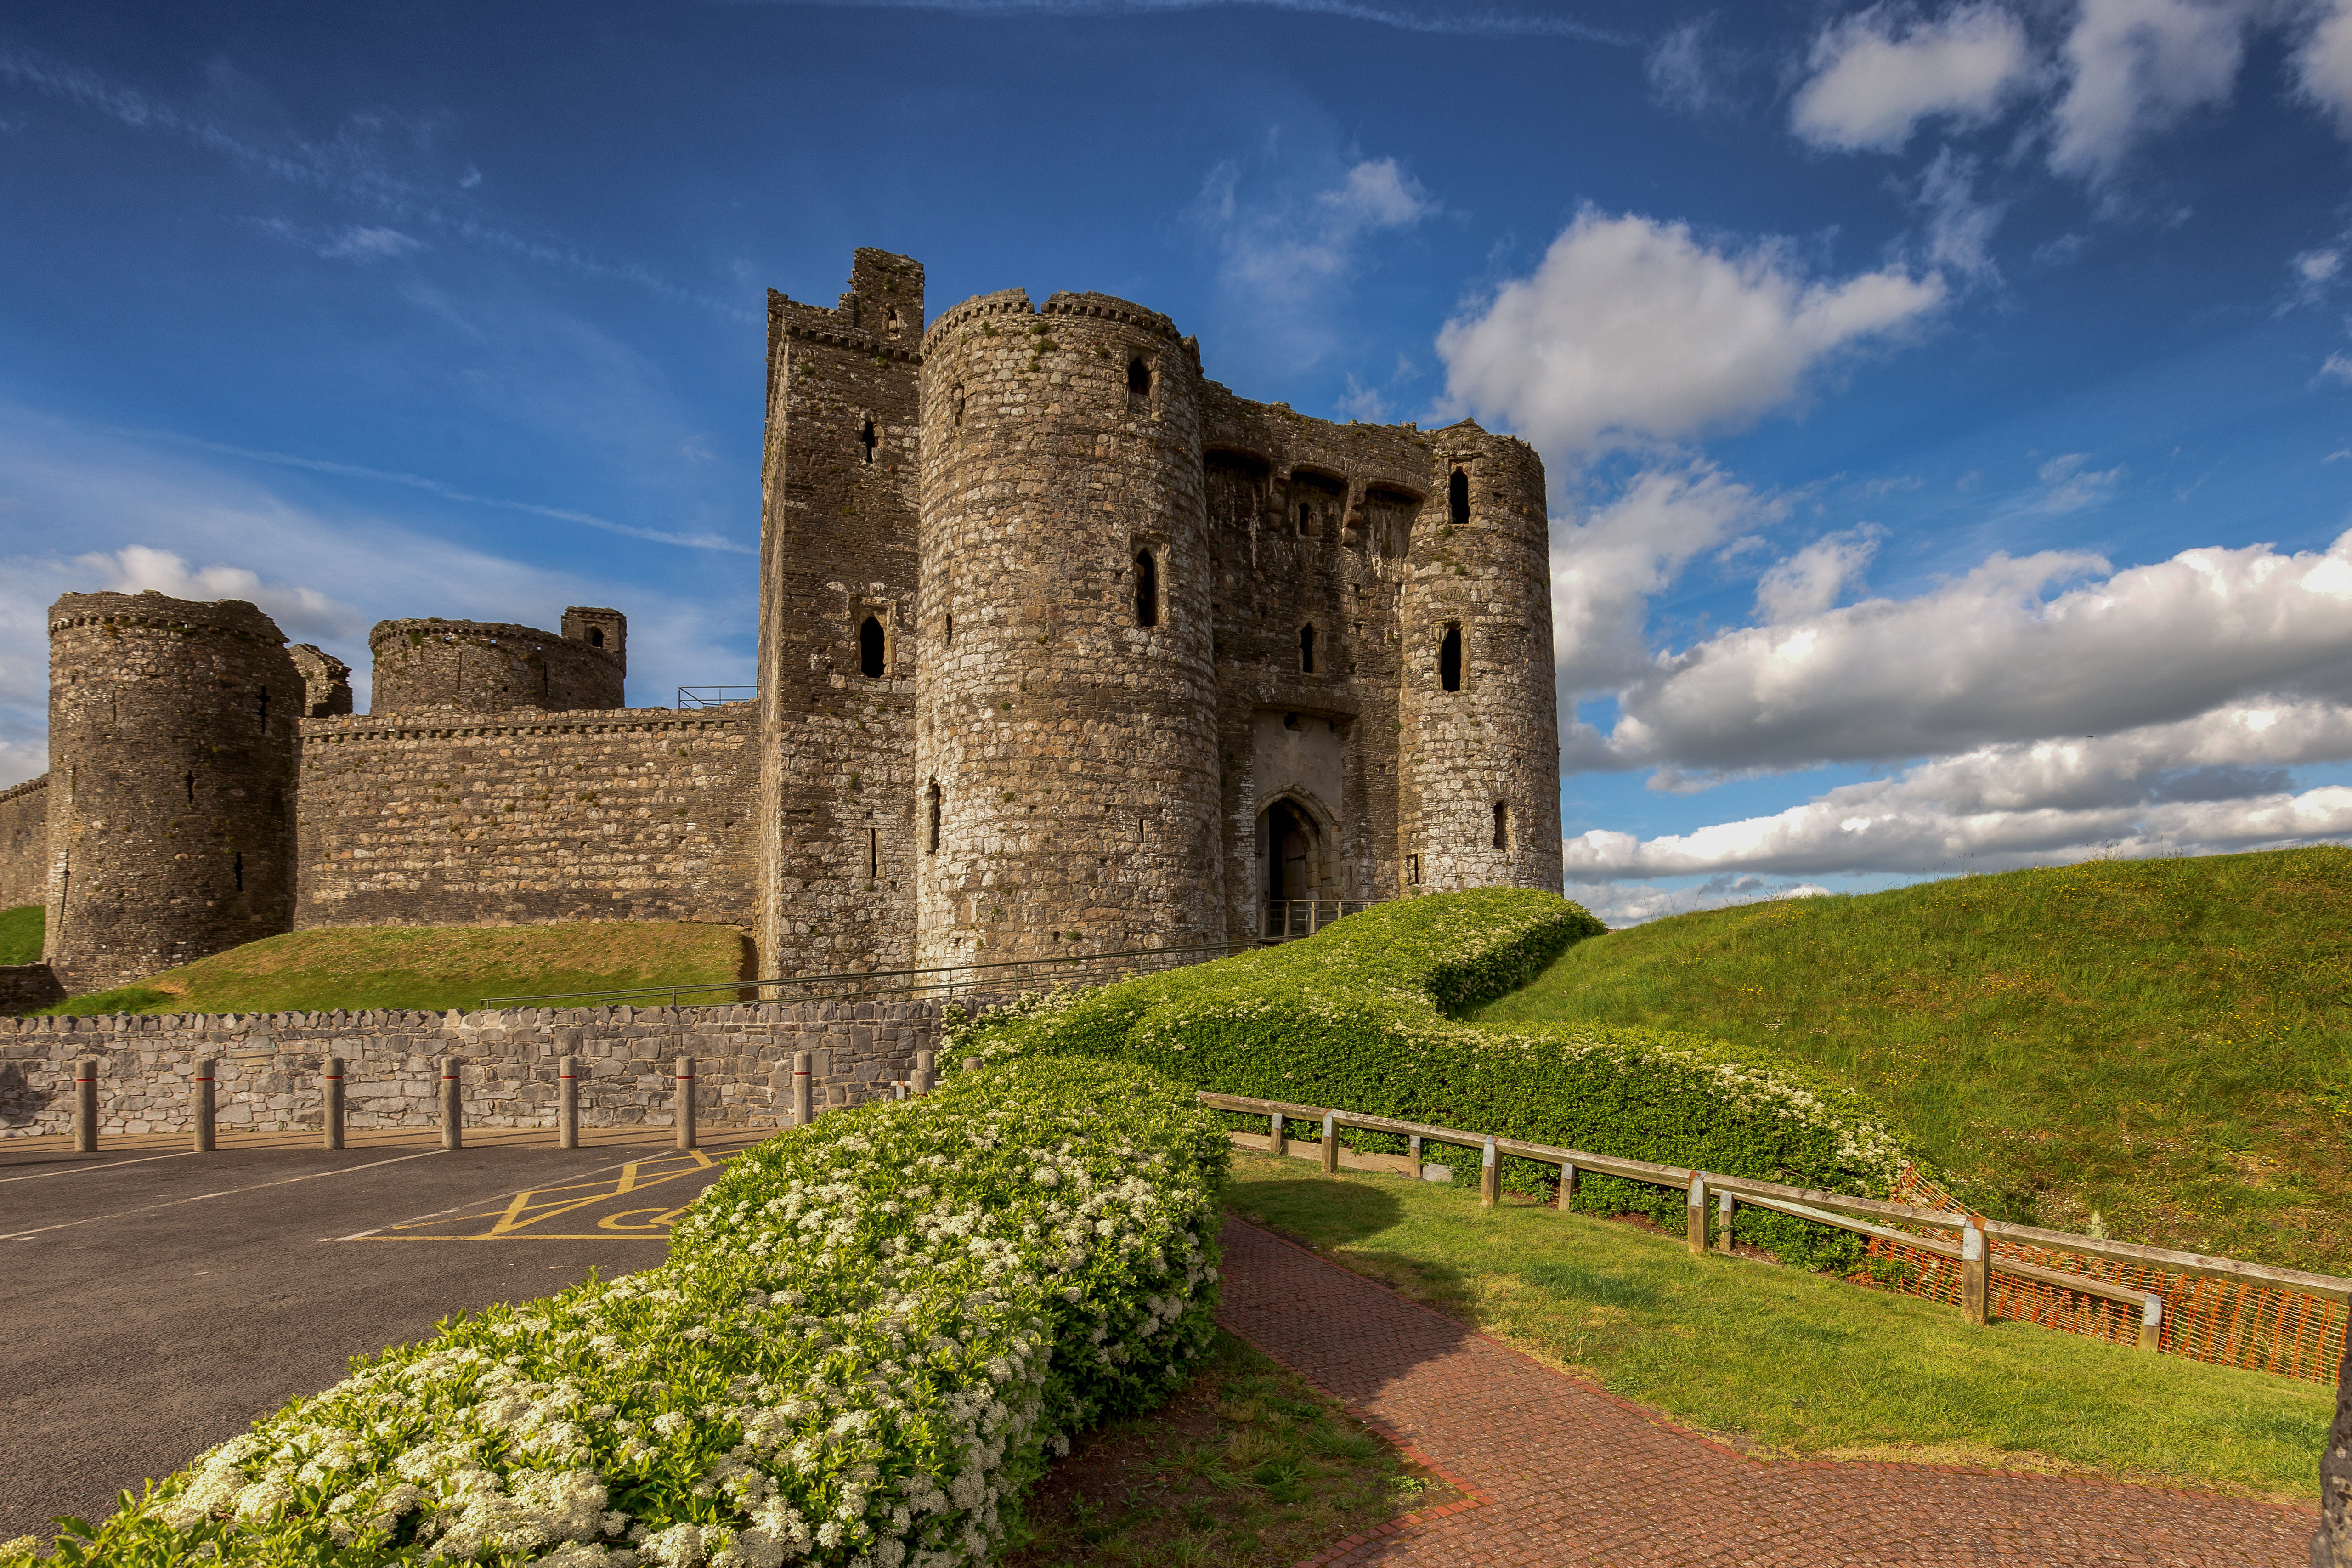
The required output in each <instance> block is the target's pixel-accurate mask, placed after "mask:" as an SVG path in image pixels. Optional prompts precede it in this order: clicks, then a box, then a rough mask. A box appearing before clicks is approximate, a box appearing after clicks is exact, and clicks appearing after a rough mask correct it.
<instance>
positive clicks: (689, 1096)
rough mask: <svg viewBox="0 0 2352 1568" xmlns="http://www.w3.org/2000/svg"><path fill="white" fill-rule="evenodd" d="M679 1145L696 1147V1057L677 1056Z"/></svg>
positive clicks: (680, 1146) (688, 1147) (681, 1146)
mask: <svg viewBox="0 0 2352 1568" xmlns="http://www.w3.org/2000/svg"><path fill="white" fill-rule="evenodd" d="M677 1146H678V1147H679V1148H681V1149H691V1148H693V1147H694V1058H692V1057H680V1058H677Z"/></svg>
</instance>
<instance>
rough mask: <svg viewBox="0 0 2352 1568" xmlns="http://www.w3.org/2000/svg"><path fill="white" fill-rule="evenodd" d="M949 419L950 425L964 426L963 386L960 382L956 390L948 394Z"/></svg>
mask: <svg viewBox="0 0 2352 1568" xmlns="http://www.w3.org/2000/svg"><path fill="white" fill-rule="evenodd" d="M948 419H949V422H950V423H951V424H954V425H957V426H961V425H962V424H963V384H962V383H961V382H958V383H957V384H956V388H955V390H954V391H953V392H950V393H949V394H948Z"/></svg>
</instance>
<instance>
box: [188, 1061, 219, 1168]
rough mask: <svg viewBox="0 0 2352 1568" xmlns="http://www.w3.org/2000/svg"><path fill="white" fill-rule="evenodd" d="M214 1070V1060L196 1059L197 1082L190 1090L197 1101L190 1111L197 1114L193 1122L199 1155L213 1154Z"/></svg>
mask: <svg viewBox="0 0 2352 1568" xmlns="http://www.w3.org/2000/svg"><path fill="white" fill-rule="evenodd" d="M214 1070H215V1068H214V1063H213V1058H210V1057H199V1058H197V1059H196V1077H195V1081H194V1083H193V1084H191V1085H190V1086H189V1088H190V1089H192V1090H193V1091H194V1095H193V1097H194V1100H195V1104H194V1106H192V1107H191V1108H190V1109H191V1110H194V1112H195V1114H194V1117H193V1118H192V1119H191V1120H193V1121H194V1122H195V1128H196V1151H195V1152H197V1153H199V1154H209V1153H211V1152H213V1072H214Z"/></svg>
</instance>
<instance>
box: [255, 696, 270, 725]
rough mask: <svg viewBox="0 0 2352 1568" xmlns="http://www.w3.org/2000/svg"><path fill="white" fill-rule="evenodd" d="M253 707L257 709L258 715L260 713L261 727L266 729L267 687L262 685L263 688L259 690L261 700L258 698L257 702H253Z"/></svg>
mask: <svg viewBox="0 0 2352 1568" xmlns="http://www.w3.org/2000/svg"><path fill="white" fill-rule="evenodd" d="M255 707H256V708H257V710H259V712H260V715H261V727H262V728H263V729H265V730H267V729H268V728H269V689H268V687H264V688H263V689H262V691H261V700H259V701H258V702H257V703H256V704H255Z"/></svg>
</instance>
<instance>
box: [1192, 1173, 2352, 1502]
mask: <svg viewBox="0 0 2352 1568" xmlns="http://www.w3.org/2000/svg"><path fill="white" fill-rule="evenodd" d="M1226 1201H1227V1203H1228V1204H1229V1205H1230V1206H1232V1207H1233V1208H1234V1209H1236V1210H1238V1211H1239V1212H1241V1213H1242V1214H1244V1215H1247V1216H1249V1217H1251V1218H1253V1219H1256V1220H1259V1221H1261V1222H1263V1223H1265V1224H1267V1225H1270V1226H1274V1227H1275V1228H1276V1229H1277V1230H1281V1231H1285V1232H1286V1233H1288V1234H1290V1235H1292V1236H1296V1237H1299V1238H1301V1239H1302V1240H1304V1241H1306V1242H1307V1244H1308V1245H1310V1246H1312V1247H1315V1248H1316V1250H1318V1252H1322V1253H1325V1254H1327V1255H1328V1256H1329V1257H1331V1258H1333V1259H1334V1260H1335V1261H1337V1262H1339V1263H1342V1264H1344V1265H1346V1266H1347V1267H1348V1268H1353V1269H1355V1270H1357V1271H1358V1272H1360V1273H1363V1274H1369V1275H1371V1276H1372V1277H1373V1278H1375V1279H1382V1280H1385V1281H1387V1282H1388V1283H1389V1284H1391V1285H1393V1286H1395V1287H1396V1288H1397V1289H1400V1290H1402V1291H1403V1292H1404V1293H1405V1294H1406V1295H1408V1296H1412V1297H1414V1298H1416V1299H1418V1300H1423V1301H1426V1302H1428V1303H1429V1304H1430V1305H1431V1306H1433V1307H1435V1308H1437V1309H1438V1310H1441V1311H1444V1312H1445V1313H1447V1314H1449V1315H1450V1316H1453V1317H1455V1318H1458V1319H1461V1320H1462V1321H1465V1322H1469V1323H1472V1324H1475V1326H1477V1327H1478V1328H1481V1329H1484V1330H1486V1331H1490V1332H1492V1333H1494V1334H1496V1336H1497V1337H1499V1338H1502V1339H1505V1340H1507V1341H1509V1342H1512V1343H1515V1344H1517V1345H1519V1346H1520V1347H1521V1348H1523V1349H1525V1350H1528V1351H1529V1352H1533V1353H1534V1354H1535V1355H1537V1356H1538V1358H1540V1359H1542V1360H1545V1361H1549V1362H1551V1363H1554V1364H1555V1365H1559V1366H1564V1367H1568V1368H1570V1369H1571V1370H1573V1371H1577V1372H1580V1373H1584V1374H1585V1375H1587V1376H1589V1377H1591V1379H1592V1380H1593V1381H1594V1382H1596V1383H1598V1384H1601V1386H1602V1387H1604V1388H1606V1389H1608V1390H1609V1391H1610V1392H1612V1394H1620V1395H1622V1396H1623V1397H1625V1398H1627V1399H1633V1400H1638V1401H1640V1402H1641V1403H1643V1404H1644V1405H1652V1406H1654V1407H1655V1408H1658V1409H1661V1410H1664V1412H1665V1413H1666V1414H1667V1415H1671V1416H1673V1417H1674V1418H1675V1420H1677V1421H1679V1422H1682V1423H1684V1424H1685V1425H1687V1426H1696V1427H1699V1428H1702V1429H1704V1430H1706V1431H1710V1432H1717V1433H1722V1434H1725V1435H1727V1436H1729V1437H1730V1438H1731V1440H1732V1442H1733V1444H1734V1446H1736V1447H1743V1448H1747V1449H1748V1450H1750V1451H1754V1452H1759V1453H1761V1454H1764V1455H1778V1456H1790V1455H1798V1454H1817V1455H1827V1456H1829V1457H1832V1458H1875V1459H1907V1460H1915V1461H1922V1462H1928V1463H1947V1464H1959V1465H1971V1466H1976V1465H1981V1466H1985V1467H1987V1468H2006V1469H2032V1470H2043V1471H2058V1472H2062V1473H2070V1472H2071V1473H2089V1474H2096V1475H2105V1476H2113V1477H2129V1478H2132V1479H2147V1480H2176V1481H2186V1482H2188V1483H2189V1484H2190V1485H2193V1486H2198V1487H2205V1488H2211V1489H2218V1490H2226V1491H2233V1492H2241V1493H2252V1494H2254V1495H2257V1496H2263V1497H2270V1498H2275V1499H2278V1500H2283V1501H2287V1502H2294V1503H2299V1504H2305V1505H2308V1504H2309V1502H2310V1501H2311V1498H2312V1488H2313V1482H2314V1481H2315V1479H2316V1477H2315V1468H2316V1458H2317V1455H2318V1453H2319V1451H2320V1448H2321V1447H2322V1446H2323V1445H2324V1443H2325V1441H2326V1435H2327V1424H2328V1420H2329V1417H2330V1416H2331V1415H2334V1413H2335V1398H2334V1393H2333V1391H2332V1390H2330V1389H2327V1388H2323V1387H2320V1386H2318V1385H2317V1384H2309V1383H2301V1382H2297V1381H2295V1380H2294V1379H2291V1378H2284V1377H2273V1376H2270V1375H2269V1374H2267V1373H2258V1372H2242V1371H2239V1370H2237V1369H2236V1368H2233V1367H2218V1366H2208V1365H2205V1364H2204V1363H2200V1362H2191V1361H2183V1360H2181V1359H2179V1358H2178V1357H2175V1356H2157V1355H2150V1354H2147V1352H2142V1351H2138V1350H2133V1349H2126V1348H2125V1347H2122V1346H2118V1345H2110V1344H2105V1343H2103V1342H2099V1341H2096V1340H2087V1339H2079V1338H2076V1337H2075V1336H2074V1335H2072V1334H2063V1333H2058V1332H2055V1331H2052V1330H2048V1329H2041V1328H2036V1327H2034V1326H2033V1325H2032V1324H2030V1323H1995V1324H1993V1325H1992V1326H1991V1327H1990V1328H1985V1329H1975V1328H1970V1327H1969V1325H1968V1324H1967V1323H1966V1322H1965V1321H1962V1319H1961V1317H1960V1314H1959V1313H1958V1311H1956V1310H1953V1309H1952V1308H1949V1307H1941V1306H1936V1305H1932V1304H1930V1303H1928V1302H1926V1301H1921V1300H1916V1299H1914V1298H1912V1297H1908V1296H1897V1295H1895V1294H1892V1293H1890V1292H1885V1291H1879V1290H1874V1289H1867V1288H1865V1287H1863V1286H1858V1285H1850V1284H1847V1283H1845V1282H1844V1281H1843V1280H1840V1279H1831V1278H1827V1277H1825V1276H1822V1275H1820V1274H1812V1273H1808V1272H1806V1271H1804V1270H1802V1269H1797V1268H1780V1267H1776V1266H1774V1265H1772V1264H1769V1263H1764V1262H1759V1261H1754V1260H1750V1259H1747V1258H1722V1257H1718V1256H1715V1255H1709V1256H1708V1257H1706V1258H1693V1257H1691V1256H1690V1255H1689V1254H1688V1253H1686V1252H1685V1251H1684V1250H1683V1244H1682V1240H1681V1238H1680V1237H1668V1236H1660V1235H1658V1234H1656V1233H1654V1232H1653V1231H1649V1230H1646V1229H1643V1228H1640V1227H1638V1226H1633V1225H1628V1224H1625V1223H1623V1222H1620V1221H1610V1220H1602V1219H1594V1218H1589V1217H1587V1216H1585V1215H1563V1214H1559V1213H1556V1212H1554V1211H1552V1210H1549V1209H1547V1208H1540V1207H1538V1206H1536V1205H1534V1204H1532V1203H1528V1202H1520V1201H1517V1200H1507V1202H1506V1203H1505V1204H1504V1205H1502V1206H1500V1207H1497V1208H1492V1209H1482V1208H1480V1207H1479V1206H1478V1201H1477V1194H1475V1191H1472V1190H1469V1189H1467V1188H1462V1189H1456V1188H1454V1187H1451V1186H1440V1185H1436V1184H1431V1183H1426V1182H1409V1181H1405V1180H1403V1179H1402V1178H1399V1177H1393V1176H1375V1175H1358V1174H1347V1175H1342V1176H1339V1177H1338V1178H1330V1177H1326V1176H1323V1175H1322V1174H1320V1173H1318V1171H1317V1170H1316V1168H1315V1167H1314V1166H1312V1165H1310V1164H1308V1163H1306V1162H1304V1161H1299V1160H1272V1159H1266V1158H1265V1157H1263V1156H1255V1155H1247V1154H1236V1155H1235V1156H1234V1185H1233V1186H1232V1188H1231V1189H1230V1190H1229V1192H1228V1194H1227V1199H1226Z"/></svg>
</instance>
